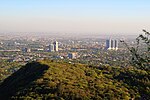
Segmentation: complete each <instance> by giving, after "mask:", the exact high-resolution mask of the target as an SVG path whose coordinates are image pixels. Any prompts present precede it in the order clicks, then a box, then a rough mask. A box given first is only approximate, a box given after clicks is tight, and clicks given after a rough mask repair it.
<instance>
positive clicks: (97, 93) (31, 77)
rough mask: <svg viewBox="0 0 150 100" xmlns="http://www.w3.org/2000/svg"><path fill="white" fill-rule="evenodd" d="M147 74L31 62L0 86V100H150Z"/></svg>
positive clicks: (51, 62) (81, 65) (149, 77)
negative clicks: (0, 99)
mask: <svg viewBox="0 0 150 100" xmlns="http://www.w3.org/2000/svg"><path fill="white" fill-rule="evenodd" d="M149 87H150V72H148V71H145V70H139V69H136V68H120V67H110V66H105V65H103V66H99V67H94V66H87V65H83V64H68V63H64V62H55V61H50V60H43V61H39V62H32V63H29V64H27V65H26V66H24V67H22V68H21V69H20V70H18V71H17V72H15V73H14V74H13V75H11V76H10V77H8V78H7V79H6V80H5V81H4V82H3V83H2V84H1V85H0V93H3V94H0V98H2V99H4V100H6V99H10V98H11V99H38V100H39V99H41V100H42V99H58V100H59V99H66V100H71V99H72V100H73V99H74V100H76V99H80V100H84V99H85V100H87V99H98V100H104V99H105V100H119V99H121V100H122V99H125V100H129V99H132V98H133V99H140V98H141V99H142V100H148V99H150V97H149V96H150V94H149V93H150V88H149Z"/></svg>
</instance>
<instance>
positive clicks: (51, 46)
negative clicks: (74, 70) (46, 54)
mask: <svg viewBox="0 0 150 100" xmlns="http://www.w3.org/2000/svg"><path fill="white" fill-rule="evenodd" d="M49 51H50V52H54V44H50V45H49Z"/></svg>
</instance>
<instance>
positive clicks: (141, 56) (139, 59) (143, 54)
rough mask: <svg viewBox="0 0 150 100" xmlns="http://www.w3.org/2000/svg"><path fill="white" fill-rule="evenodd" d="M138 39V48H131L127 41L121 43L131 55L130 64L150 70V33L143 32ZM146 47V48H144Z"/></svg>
mask: <svg viewBox="0 0 150 100" xmlns="http://www.w3.org/2000/svg"><path fill="white" fill-rule="evenodd" d="M143 32H144V34H140V35H139V36H138V37H137V38H136V46H135V47H130V46H129V45H128V44H127V43H126V42H125V41H121V42H122V43H123V44H124V45H125V46H126V47H127V49H128V50H129V52H130V53H131V61H130V63H131V64H132V65H133V66H135V67H137V68H140V69H144V70H150V38H149V36H150V33H149V32H147V31H146V30H143ZM143 47H144V48H143Z"/></svg>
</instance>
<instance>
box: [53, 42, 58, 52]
mask: <svg viewBox="0 0 150 100" xmlns="http://www.w3.org/2000/svg"><path fill="white" fill-rule="evenodd" d="M53 45H54V51H58V42H57V41H55V42H54V43H53Z"/></svg>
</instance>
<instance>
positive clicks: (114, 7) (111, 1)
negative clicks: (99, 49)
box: [0, 0, 150, 35]
mask: <svg viewBox="0 0 150 100" xmlns="http://www.w3.org/2000/svg"><path fill="white" fill-rule="evenodd" d="M149 5H150V1H149V0H1V1H0V12H1V13H0V17H1V18H0V33H3V32H13V33H15V32H35V33H36V32H47V33H49V34H50V33H51V34H52V33H62V34H63V33H68V34H69V35H71V34H75V33H78V34H80V33H82V34H107V35H111V34H119V35H138V34H139V33H141V30H142V29H147V30H148V29H149V28H150V19H149V18H150V13H149V11H150V6H149Z"/></svg>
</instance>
